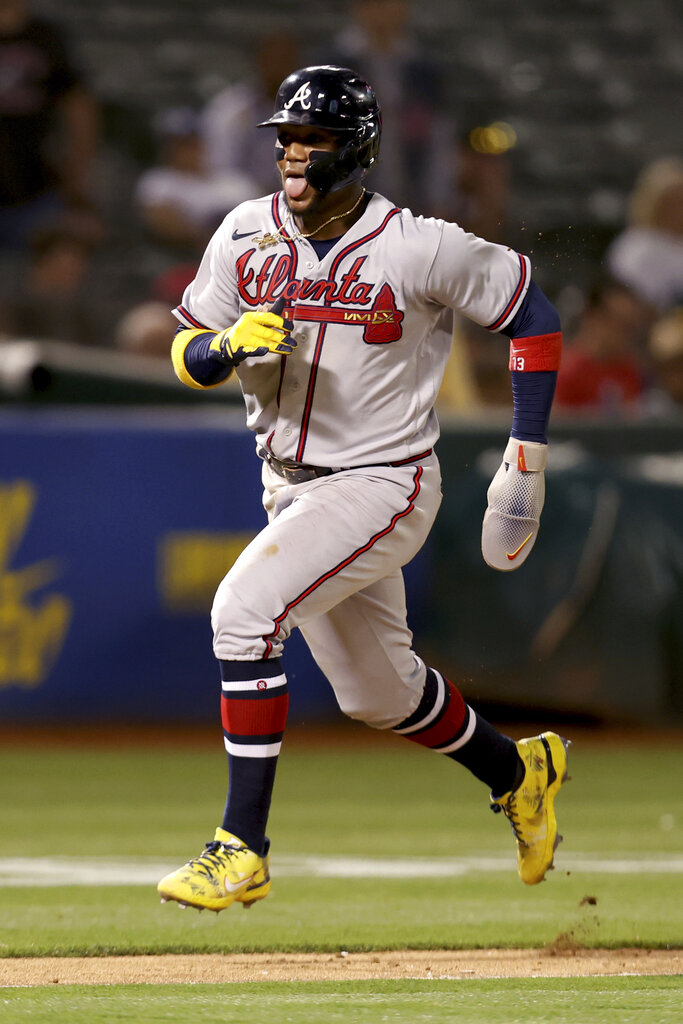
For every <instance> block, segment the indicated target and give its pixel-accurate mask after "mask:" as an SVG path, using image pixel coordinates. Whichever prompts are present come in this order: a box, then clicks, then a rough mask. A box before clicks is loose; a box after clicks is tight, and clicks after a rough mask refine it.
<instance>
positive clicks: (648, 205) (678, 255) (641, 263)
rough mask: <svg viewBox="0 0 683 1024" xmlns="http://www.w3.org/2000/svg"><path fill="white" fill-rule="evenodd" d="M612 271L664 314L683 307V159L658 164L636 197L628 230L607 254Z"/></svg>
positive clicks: (640, 182) (638, 184)
mask: <svg viewBox="0 0 683 1024" xmlns="http://www.w3.org/2000/svg"><path fill="white" fill-rule="evenodd" d="M606 263H607V268H608V270H609V272H610V274H611V275H612V277H614V278H615V280H617V281H621V282H622V284H624V285H627V286H628V287H629V288H630V289H631V290H632V291H633V292H634V293H635V294H636V295H638V296H639V297H640V298H641V299H642V300H643V301H644V302H647V303H649V304H650V305H652V306H654V307H655V308H656V309H657V310H659V311H660V312H661V313H664V312H666V311H667V310H669V309H672V308H673V307H674V306H677V305H680V304H681V303H683V160H682V159H680V158H678V157H671V158H666V159H662V160H655V161H654V162H653V163H651V164H649V165H648V166H647V167H646V168H645V170H644V171H643V173H642V174H641V175H640V177H639V178H638V180H637V182H636V185H635V188H634V189H633V192H632V193H631V198H630V203H629V211H628V227H627V228H626V229H625V230H624V231H622V232H621V234H619V235H618V236H617V237H616V238H615V239H614V241H613V242H612V244H611V245H610V247H609V248H608V250H607V253H606Z"/></svg>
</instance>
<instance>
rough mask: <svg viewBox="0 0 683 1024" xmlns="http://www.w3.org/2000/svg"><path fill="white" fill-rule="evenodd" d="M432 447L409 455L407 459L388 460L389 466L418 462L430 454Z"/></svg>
mask: <svg viewBox="0 0 683 1024" xmlns="http://www.w3.org/2000/svg"><path fill="white" fill-rule="evenodd" d="M432 451H433V449H432V448H428V449H427V451H426V452H420V454H419V455H409V456H408V458H407V459H399V460H398V462H390V463H389V465H390V466H409V465H410V463H411V462H419V461H420V459H426V458H427V456H428V455H431V454H432Z"/></svg>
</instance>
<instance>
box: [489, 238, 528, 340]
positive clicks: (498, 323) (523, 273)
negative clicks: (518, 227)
mask: <svg viewBox="0 0 683 1024" xmlns="http://www.w3.org/2000/svg"><path fill="white" fill-rule="evenodd" d="M517 259H518V260H519V262H520V268H521V269H520V274H519V281H518V282H517V287H516V288H515V291H514V294H513V296H512V298H511V299H510V301H509V302H508V304H507V306H506V307H505V309H504V310H503V312H502V313H501V314H500V316H499V317H498V318H497V319H496V320H494V321H493V323H492V324H489V326H488V328H487V329H488V330H489V331H497V330H498V328H499V327H502V326H503V324H504V323H505V321H506V320H507V318H508V317H509V316H510V314H511V313H512V310H513V309H514V308H515V306H516V304H517V301H518V299H519V297H520V295H521V294H522V291H523V290H524V285H525V284H526V280H527V277H528V276H529V275H528V271H527V266H526V260H525V259H524V257H523V256H520V254H519V253H517Z"/></svg>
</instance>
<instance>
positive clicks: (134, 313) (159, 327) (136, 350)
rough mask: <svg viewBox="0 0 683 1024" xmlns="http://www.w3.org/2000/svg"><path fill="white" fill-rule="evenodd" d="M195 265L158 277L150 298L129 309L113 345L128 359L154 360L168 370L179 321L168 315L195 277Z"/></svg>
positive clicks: (175, 267)
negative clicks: (127, 355)
mask: <svg viewBox="0 0 683 1024" xmlns="http://www.w3.org/2000/svg"><path fill="white" fill-rule="evenodd" d="M197 267H198V263H197V262H190V263H176V264H173V265H172V266H170V267H168V268H167V269H166V270H164V271H163V272H162V273H161V274H159V275H158V276H157V277H156V278H155V280H154V281H153V282H152V285H151V287H150V290H149V296H148V297H146V298H145V299H143V301H142V302H139V303H137V304H136V305H134V306H133V307H132V308H131V309H129V310H128V311H127V312H126V313H125V314H124V315H123V316H122V317H121V319H120V320H119V322H118V324H117V325H116V329H115V331H114V345H115V346H116V348H117V349H119V350H120V351H122V352H128V353H129V354H131V355H143V356H157V357H159V358H161V359H165V360H166V361H167V362H168V364H169V366H170V358H171V341H172V339H173V335H174V334H175V332H176V329H177V327H178V321H177V320H176V318H175V317H174V316H173V314H172V313H171V310H172V309H174V308H175V307H176V306H177V305H178V304H179V303H180V302H181V301H182V297H183V292H184V291H185V289H186V287H187V286H188V284H190V283H191V282H192V281H194V279H195V277H196V276H197Z"/></svg>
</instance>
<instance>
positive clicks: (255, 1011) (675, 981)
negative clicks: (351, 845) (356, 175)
mask: <svg viewBox="0 0 683 1024" xmlns="http://www.w3.org/2000/svg"><path fill="white" fill-rule="evenodd" d="M682 994H683V983H682V981H681V979H680V978H567V979H565V978H560V979H546V978H543V979H540V978H537V979H528V980H513V979H505V980H495V981H394V982H388V981H378V982H342V983H338V984H336V983H329V982H328V983H300V984H280V985H275V984H270V983H268V982H261V983H258V984H256V985H253V984H252V985H245V984H236V985H192V986H187V985H165V986H163V985H162V986H159V987H157V988H153V987H151V986H149V985H130V986H126V987H124V988H109V987H106V986H92V987H86V986H78V985H74V986H64V987H60V988H59V989H56V988H54V987H47V986H46V987H42V988H35V989H16V988H15V989H5V990H0V1018H1V1019H2V1020H3V1022H4V1024H15V1022H17V1021H25V1020H29V1019H30V1020H31V1022H32V1024H43V1022H46V1024H47V1022H49V1024H53V1022H54V1021H69V1024H104V1022H106V1024H110V1022H112V1021H134V1022H136V1024H137V1022H140V1024H152V1022H164V1024H173V1022H177V1024H187V1022H188V1021H192V1022H193V1024H194V1022H201V1021H207V1022H214V1021H216V1020H220V1021H222V1022H225V1024H243V1022H244V1021H259V1022H260V1021H271V1022H272V1024H349V1022H352V1024H379V1022H405V1024H422V1022H425V1024H427V1022H428V1024H452V1022H453V1021H458V1022H463V1024H526V1022H533V1024H613V1022H615V1021H618V1022H619V1024H652V1022H657V1024H680V1020H681V1009H680V1008H681V995H682Z"/></svg>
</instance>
